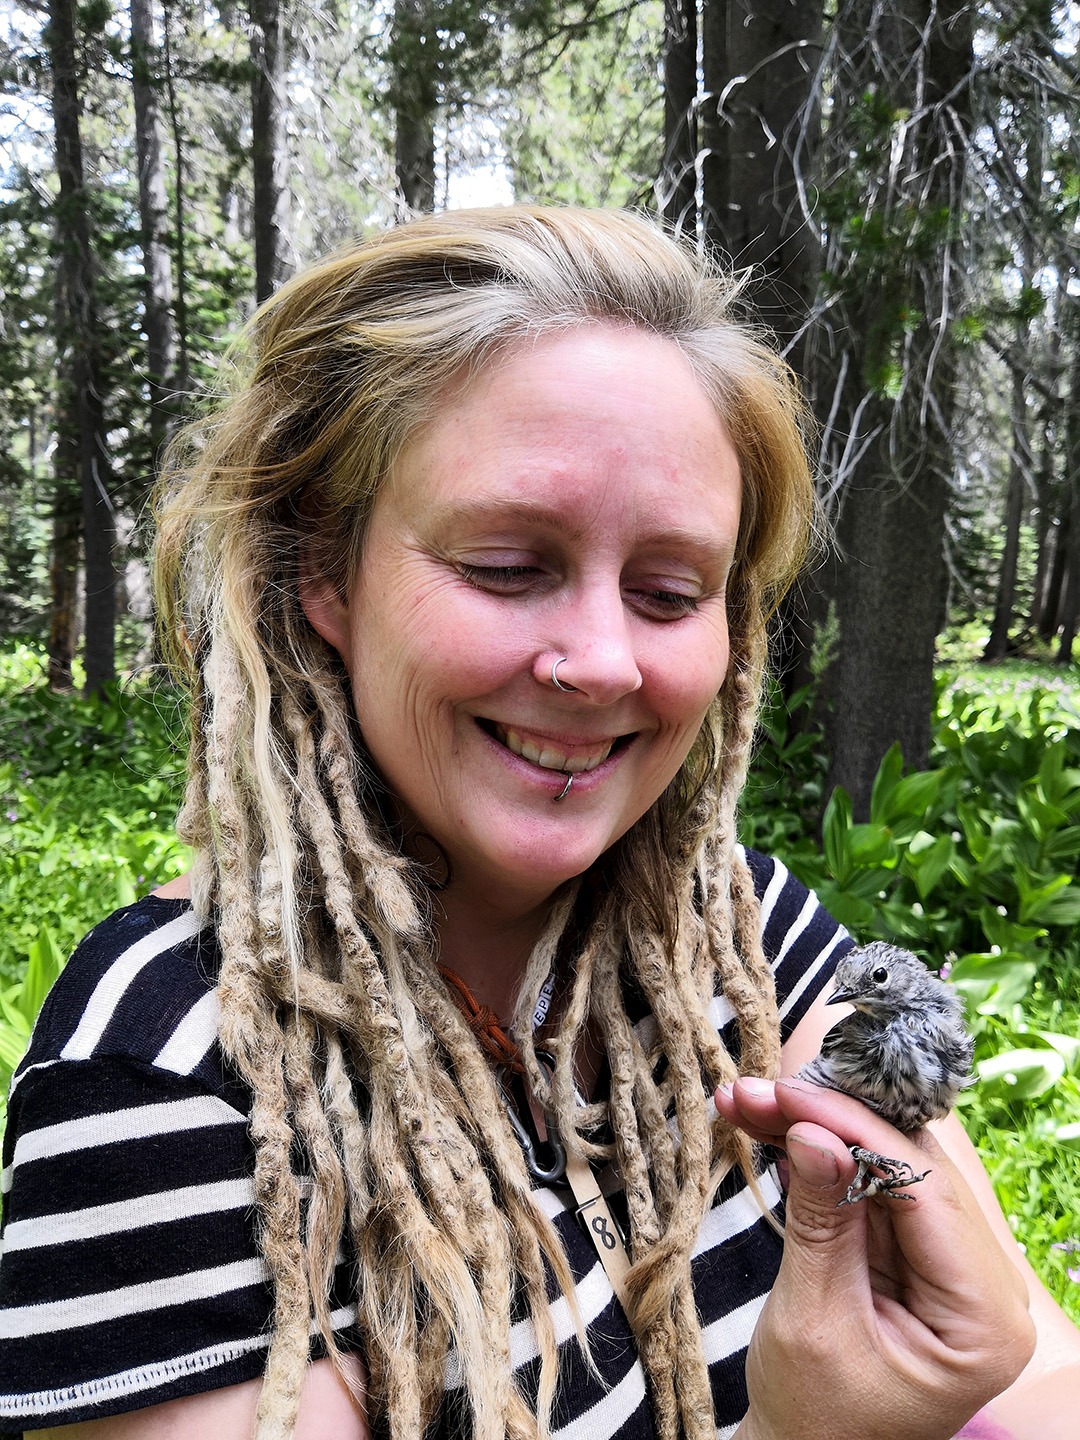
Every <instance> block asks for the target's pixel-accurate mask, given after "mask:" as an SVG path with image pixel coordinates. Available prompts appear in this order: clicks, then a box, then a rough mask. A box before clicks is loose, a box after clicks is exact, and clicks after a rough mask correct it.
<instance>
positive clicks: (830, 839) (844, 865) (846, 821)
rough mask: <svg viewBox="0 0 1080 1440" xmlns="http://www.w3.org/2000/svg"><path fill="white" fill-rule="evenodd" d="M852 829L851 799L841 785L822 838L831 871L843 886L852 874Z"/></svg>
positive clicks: (830, 805) (831, 803)
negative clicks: (849, 852)
mask: <svg viewBox="0 0 1080 1440" xmlns="http://www.w3.org/2000/svg"><path fill="white" fill-rule="evenodd" d="M850 829H851V799H850V797H849V796H848V793H847V791H846V790H845V789H844V788H843V787H842V786H840V785H838V786H837V787H836V789H835V790H834V791H833V793H832V795H831V797H830V799H829V803H828V805H827V806H826V807H825V816H824V819H823V820H822V824H821V838H822V842H823V843H824V846H825V859H826V861H827V862H828V865H829V869H830V870H831V872H832V874H833V875H834V876H835V877H836V879H837V881H838V882H839V883H840V884H841V885H842V884H843V883H844V881H845V880H846V879H847V878H848V875H849V874H850V873H851V863H850V860H849V859H848V851H847V840H848V832H849V831H850Z"/></svg>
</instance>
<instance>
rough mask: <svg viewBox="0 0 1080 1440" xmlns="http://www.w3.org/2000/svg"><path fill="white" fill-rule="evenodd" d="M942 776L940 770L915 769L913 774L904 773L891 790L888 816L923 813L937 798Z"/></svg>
mask: <svg viewBox="0 0 1080 1440" xmlns="http://www.w3.org/2000/svg"><path fill="white" fill-rule="evenodd" d="M944 778H945V777H944V774H943V773H942V771H940V770H917V771H916V772H915V774H913V775H905V776H904V778H903V780H901V781H900V782H899V784H898V785H897V786H896V789H895V790H894V791H893V794H892V800H891V803H890V805H889V807H888V814H889V818H891V817H893V816H896V815H922V814H924V813H925V811H926V810H927V809H928V808H929V807H930V806H931V805H932V804H933V803H934V801H935V800H936V799H937V797H938V792H939V791H940V790H941V785H942V781H943V780H944Z"/></svg>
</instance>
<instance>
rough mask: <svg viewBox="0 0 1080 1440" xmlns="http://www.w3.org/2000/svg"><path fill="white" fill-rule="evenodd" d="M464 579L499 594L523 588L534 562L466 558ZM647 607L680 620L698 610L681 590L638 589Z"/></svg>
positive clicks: (694, 601) (461, 566)
mask: <svg viewBox="0 0 1080 1440" xmlns="http://www.w3.org/2000/svg"><path fill="white" fill-rule="evenodd" d="M458 572H459V574H460V575H461V578H462V579H463V580H464V581H466V583H467V584H469V585H474V586H475V587H476V588H477V589H478V590H487V591H491V592H494V593H495V594H498V593H500V592H503V591H513V590H515V589H518V588H521V587H523V586H524V584H525V583H526V582H527V581H528V579H529V577H530V576H532V575H535V574H536V573H537V572H536V569H535V567H534V566H532V565H469V564H466V563H465V562H464V561H462V562H460V563H459V565H458ZM636 593H637V595H638V596H639V597H640V600H641V601H643V602H644V604H645V605H646V606H653V607H656V608H657V609H660V610H663V611H665V612H666V618H669V619H674V620H681V619H682V617H683V616H684V615H693V614H695V613H696V612H697V609H698V598H697V596H696V595H684V594H683V593H682V592H681V591H679V590H639V591H637V592H636Z"/></svg>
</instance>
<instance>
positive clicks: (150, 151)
mask: <svg viewBox="0 0 1080 1440" xmlns="http://www.w3.org/2000/svg"><path fill="white" fill-rule="evenodd" d="M156 52H157V45H156V42H155V39H154V15H153V0H131V77H132V95H133V99H134V102H135V153H136V157H137V159H138V164H139V220H140V222H141V225H142V250H143V269H144V273H145V285H144V288H143V304H144V307H145V317H146V320H145V323H146V360H147V369H148V370H149V372H150V441H151V444H152V446H153V449H154V453H155V454H157V452H158V451H159V450H160V449H161V446H162V444H163V443H164V441H165V439H166V437H167V435H168V432H169V426H170V423H171V420H172V418H173V414H174V413H175V410H174V403H173V387H174V383H175V382H174V377H173V355H174V350H175V335H174V330H173V316H172V303H173V277H172V257H171V255H170V254H169V246H168V238H167V237H168V197H167V195H166V193H165V163H164V158H163V153H162V132H161V113H160V108H159V106H158V98H157V82H156V78H155V74H154V63H153V61H154V56H155V54H156Z"/></svg>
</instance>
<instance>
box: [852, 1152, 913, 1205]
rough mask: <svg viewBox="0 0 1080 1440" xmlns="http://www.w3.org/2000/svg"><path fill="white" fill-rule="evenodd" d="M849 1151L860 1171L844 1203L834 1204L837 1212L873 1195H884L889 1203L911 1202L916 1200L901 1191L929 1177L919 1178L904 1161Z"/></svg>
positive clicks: (874, 1153)
mask: <svg viewBox="0 0 1080 1440" xmlns="http://www.w3.org/2000/svg"><path fill="white" fill-rule="evenodd" d="M848 1149H849V1150H850V1151H851V1158H852V1159H853V1160H854V1161H855V1162H856V1164H857V1165H858V1167H859V1168H858V1169H857V1170H856V1171H855V1178H854V1180H852V1182H851V1184H850V1185H849V1186H848V1188H847V1194H846V1195H845V1196H844V1198H843V1200H838V1201H837V1202H836V1203H837V1208H839V1207H840V1206H841V1205H857V1204H858V1203H859V1201H860V1200H868V1199H869V1198H870V1197H871V1196H872V1195H887V1196H888V1197H889V1199H890V1200H914V1199H915V1196H914V1195H905V1194H904V1193H903V1192H904V1190H906V1189H907V1188H908V1186H910V1185H917V1184H918V1183H919V1181H920V1180H925V1179H926V1177H927V1175H929V1174H930V1171H929V1170H924V1171H923V1172H922V1174H921V1175H916V1173H915V1171H914V1170H913V1169H912V1168H911V1166H910V1165H909V1164H908V1163H907V1161H906V1160H890V1159H889V1158H888V1156H887V1155H878V1154H877V1153H876V1151H873V1150H864V1149H863V1147H862V1146H861V1145H849V1146H848ZM876 1172H880V1173H876Z"/></svg>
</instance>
